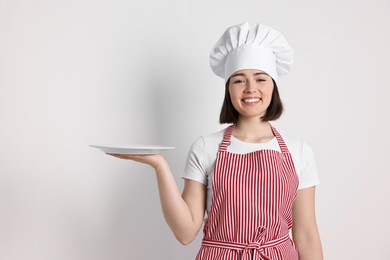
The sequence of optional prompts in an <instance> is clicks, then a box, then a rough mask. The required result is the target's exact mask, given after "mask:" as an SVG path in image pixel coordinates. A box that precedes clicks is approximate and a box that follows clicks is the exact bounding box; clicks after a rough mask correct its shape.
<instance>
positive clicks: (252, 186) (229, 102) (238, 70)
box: [113, 23, 322, 260]
mask: <svg viewBox="0 0 390 260" xmlns="http://www.w3.org/2000/svg"><path fill="white" fill-rule="evenodd" d="M292 61H293V52H292V49H291V48H290V46H289V45H288V43H287V41H286V40H285V39H284V37H283V36H282V35H281V34H280V33H279V32H277V31H275V30H273V29H272V28H270V27H268V26H265V25H262V24H258V23H244V24H240V25H236V26H232V27H230V28H228V29H227V30H226V32H225V33H224V34H223V35H222V37H221V38H220V40H219V41H218V42H217V44H216V45H215V47H214V48H213V49H212V51H211V54H210V64H211V68H212V69H213V71H214V72H215V74H217V75H218V76H220V77H222V78H223V79H224V80H225V100H224V103H223V106H222V110H221V115H220V122H221V123H232V124H231V125H229V126H228V127H226V128H225V129H223V130H222V131H219V132H216V133H213V134H211V135H206V136H201V137H200V138H198V139H197V140H196V141H195V142H194V143H193V144H192V146H191V148H190V151H189V153H188V158H187V162H186V166H185V169H184V173H183V175H182V177H183V179H185V187H184V190H183V193H182V194H181V195H180V192H179V190H178V187H177V185H176V182H175V180H174V178H173V175H172V173H171V170H170V168H169V165H168V163H167V162H166V161H165V159H164V157H163V156H162V155H159V154H157V155H115V154H113V156H116V157H118V158H121V159H131V160H134V161H137V162H141V163H146V164H149V165H150V166H152V167H153V168H154V169H155V172H156V177H157V183H158V187H159V192H160V199H161V205H162V210H163V213H164V217H165V219H166V222H167V224H168V225H169V227H170V228H171V230H172V232H173V234H174V235H175V237H176V238H177V240H178V241H180V242H181V243H182V244H188V243H190V242H191V241H192V240H194V238H195V237H196V235H197V234H198V232H199V230H200V228H201V226H202V223H204V229H203V241H202V245H201V248H200V250H199V252H198V254H197V257H196V259H197V260H227V259H232V260H233V259H237V260H238V259H243V260H244V259H245V260H249V259H256V260H261V259H267V260H283V259H290V260H298V259H299V260H321V259H322V249H321V241H320V236H319V232H318V229H317V224H316V219H315V214H314V212H315V210H314V209H315V207H314V191H315V186H316V185H317V184H318V183H319V180H318V176H317V171H316V167H315V163H314V156H313V154H312V151H311V149H310V147H309V146H308V145H307V144H306V143H305V142H303V141H302V140H300V139H296V138H291V137H288V136H284V135H283V136H282V135H281V134H280V133H279V131H278V130H276V128H275V127H273V126H272V125H271V124H270V123H269V122H268V121H270V120H276V119H278V118H279V117H280V115H281V113H282V111H283V106H282V102H281V100H280V97H279V92H278V88H277V84H276V83H277V81H278V78H279V77H280V76H283V75H285V74H287V72H288V71H289V69H290V65H291V63H292ZM291 230H292V238H291V237H290V235H289V234H290V231H291Z"/></svg>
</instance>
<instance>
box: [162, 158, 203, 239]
mask: <svg viewBox="0 0 390 260" xmlns="http://www.w3.org/2000/svg"><path fill="white" fill-rule="evenodd" d="M155 170H156V178H157V184H158V190H159V193H160V202H161V208H162V212H163V215H164V218H165V221H166V222H167V224H168V226H169V227H170V229H171V230H172V232H173V234H174V235H175V237H176V238H177V240H178V241H180V242H181V243H182V244H188V243H190V242H191V241H192V240H193V239H194V238H195V237H196V234H197V233H198V229H199V227H198V226H199V225H197V223H195V221H194V219H193V216H192V214H191V211H190V208H189V207H188V205H187V203H186V202H185V201H184V199H183V198H182V196H181V194H180V192H179V189H178V186H177V184H176V181H175V179H174V177H173V175H172V172H171V170H170V168H169V165H168V163H167V162H166V161H165V160H164V161H163V162H162V163H161V164H159V166H157V167H156V168H155Z"/></svg>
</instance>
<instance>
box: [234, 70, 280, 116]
mask: <svg viewBox="0 0 390 260" xmlns="http://www.w3.org/2000/svg"><path fill="white" fill-rule="evenodd" d="M273 89H274V83H273V81H272V78H271V77H270V76H269V75H268V74H266V73H265V72H263V71H261V70H253V69H245V70H239V71H236V72H235V73H233V75H232V76H231V77H230V81H229V94H230V98H231V101H232V104H233V106H234V108H235V109H236V110H237V112H238V113H239V116H240V118H242V117H244V118H252V117H256V118H260V117H262V116H263V115H264V114H265V113H266V111H267V108H268V106H269V104H270V103H271V98H272V92H273Z"/></svg>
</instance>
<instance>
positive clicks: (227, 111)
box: [219, 79, 283, 124]
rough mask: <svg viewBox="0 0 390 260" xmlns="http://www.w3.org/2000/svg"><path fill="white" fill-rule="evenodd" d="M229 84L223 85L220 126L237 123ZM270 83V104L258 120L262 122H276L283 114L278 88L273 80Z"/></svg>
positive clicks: (236, 113) (236, 114)
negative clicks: (223, 96)
mask: <svg viewBox="0 0 390 260" xmlns="http://www.w3.org/2000/svg"><path fill="white" fill-rule="evenodd" d="M229 82H230V79H229V80H228V81H227V82H226V84H225V99H224V100H223V104H222V109H221V113H220V115H219V122H220V123H221V124H225V123H228V124H230V123H233V124H235V123H237V121H238V116H239V114H238V112H237V110H236V109H235V108H234V107H233V104H232V101H231V99H230V93H229ZM272 82H273V83H274V90H273V91H272V98H271V103H270V104H269V106H268V108H267V111H266V112H265V115H264V116H262V117H261V118H260V119H261V120H262V121H272V120H276V119H278V118H279V117H280V116H281V115H282V112H283V104H282V100H281V99H280V95H279V90H278V87H277V85H276V82H275V81H274V79H272Z"/></svg>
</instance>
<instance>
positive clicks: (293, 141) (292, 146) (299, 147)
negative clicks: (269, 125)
mask: <svg viewBox="0 0 390 260" xmlns="http://www.w3.org/2000/svg"><path fill="white" fill-rule="evenodd" d="M278 132H279V133H280V135H281V136H282V138H283V140H284V142H285V143H286V146H287V148H288V149H289V151H290V153H291V154H292V155H295V156H297V157H301V156H304V155H307V154H308V153H312V149H311V147H310V145H309V144H308V143H307V142H306V141H305V140H303V139H302V138H299V137H295V136H291V135H289V134H285V133H284V132H283V131H279V130H278Z"/></svg>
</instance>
